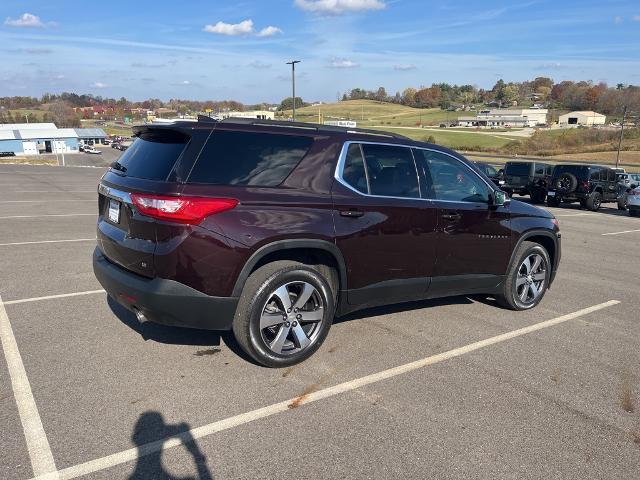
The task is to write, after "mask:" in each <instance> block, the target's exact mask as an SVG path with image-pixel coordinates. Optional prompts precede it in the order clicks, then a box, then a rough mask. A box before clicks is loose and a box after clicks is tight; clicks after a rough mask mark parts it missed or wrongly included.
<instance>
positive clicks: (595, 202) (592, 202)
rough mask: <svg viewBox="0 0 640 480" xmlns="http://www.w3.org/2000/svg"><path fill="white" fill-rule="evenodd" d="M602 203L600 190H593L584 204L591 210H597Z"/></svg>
mask: <svg viewBox="0 0 640 480" xmlns="http://www.w3.org/2000/svg"><path fill="white" fill-rule="evenodd" d="M600 205H602V195H601V194H600V192H593V193H592V194H591V196H590V197H589V198H587V202H586V206H587V208H588V209H589V210H591V211H592V212H597V211H598V210H599V209H600Z"/></svg>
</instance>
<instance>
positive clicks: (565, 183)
mask: <svg viewBox="0 0 640 480" xmlns="http://www.w3.org/2000/svg"><path fill="white" fill-rule="evenodd" d="M555 187H556V189H557V190H560V191H562V192H565V193H571V192H573V191H574V190H575V189H576V188H577V187H578V179H577V178H576V176H575V175H574V174H573V173H569V172H565V173H563V174H562V175H560V177H559V178H558V180H556V185H555Z"/></svg>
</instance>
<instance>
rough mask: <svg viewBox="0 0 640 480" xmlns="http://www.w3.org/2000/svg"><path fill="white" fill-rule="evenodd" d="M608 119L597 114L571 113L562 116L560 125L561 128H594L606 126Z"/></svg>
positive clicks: (559, 120) (559, 121) (559, 119)
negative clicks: (580, 126) (595, 126)
mask: <svg viewBox="0 0 640 480" xmlns="http://www.w3.org/2000/svg"><path fill="white" fill-rule="evenodd" d="M606 119H607V117H606V116H605V115H602V114H601V113H596V112H590V111H588V112H569V113H565V114H564V115H560V117H559V118H558V125H561V126H568V127H571V126H578V125H582V126H585V127H592V126H594V125H604V123H605V120H606Z"/></svg>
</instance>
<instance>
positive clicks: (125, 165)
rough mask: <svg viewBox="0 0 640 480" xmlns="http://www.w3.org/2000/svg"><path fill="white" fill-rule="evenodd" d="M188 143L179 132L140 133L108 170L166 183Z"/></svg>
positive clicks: (184, 136) (186, 137)
mask: <svg viewBox="0 0 640 480" xmlns="http://www.w3.org/2000/svg"><path fill="white" fill-rule="evenodd" d="M188 142H189V137H188V136H186V135H183V134H181V133H179V132H172V131H156V132H145V133H142V134H141V135H139V137H138V138H137V139H136V140H135V141H134V142H133V144H132V145H131V146H130V147H129V148H128V149H127V150H126V151H125V152H124V153H123V154H122V156H121V157H120V158H119V159H118V161H117V162H116V163H115V164H114V166H113V167H112V168H113V169H114V170H115V171H116V172H118V173H120V174H122V175H126V176H127V177H136V178H145V179H148V180H166V179H167V177H168V176H169V173H170V172H171V169H172V168H173V166H174V165H175V164H176V162H177V161H178V159H179V158H180V155H181V154H182V152H183V151H184V149H185V147H186V146H187V143H188Z"/></svg>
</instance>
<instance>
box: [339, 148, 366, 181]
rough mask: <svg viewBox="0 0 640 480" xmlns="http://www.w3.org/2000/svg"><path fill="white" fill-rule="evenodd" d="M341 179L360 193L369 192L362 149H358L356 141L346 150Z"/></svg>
mask: <svg viewBox="0 0 640 480" xmlns="http://www.w3.org/2000/svg"><path fill="white" fill-rule="evenodd" d="M342 179H343V180H344V181H345V182H347V183H348V184H349V185H351V186H352V187H353V188H355V189H356V190H358V191H359V192H360V193H369V183H368V182H367V173H366V171H365V168H364V160H363V159H362V151H361V150H360V145H358V144H356V143H352V144H351V145H349V150H347V157H346V158H345V161H344V170H343V171H342Z"/></svg>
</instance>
